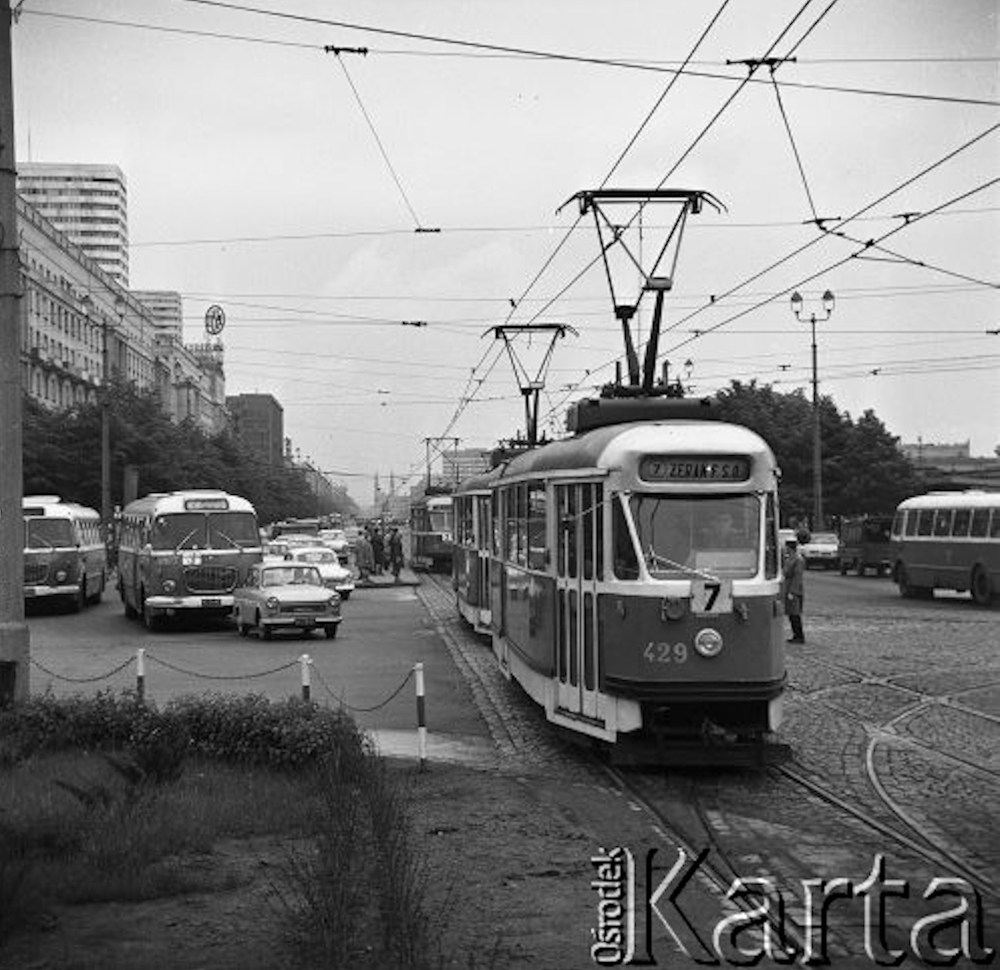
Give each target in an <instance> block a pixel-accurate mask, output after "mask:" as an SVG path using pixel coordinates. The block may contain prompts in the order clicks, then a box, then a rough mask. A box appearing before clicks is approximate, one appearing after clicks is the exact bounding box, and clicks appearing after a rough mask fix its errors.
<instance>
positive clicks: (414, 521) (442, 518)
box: [410, 486, 454, 573]
mask: <svg viewBox="0 0 1000 970" xmlns="http://www.w3.org/2000/svg"><path fill="white" fill-rule="evenodd" d="M452 503H453V500H452V496H451V492H450V490H447V491H446V490H442V489H440V488H439V487H436V486H432V487H431V488H430V489H428V491H427V492H425V493H424V495H423V496H422V497H421V498H419V499H415V500H414V501H413V502H412V504H411V505H410V563H411V565H412V566H413V567H415V568H419V569H428V570H430V571H431V572H438V573H448V572H450V571H451V556H452V541H453V532H454V511H453V508H452Z"/></svg>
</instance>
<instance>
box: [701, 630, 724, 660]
mask: <svg viewBox="0 0 1000 970" xmlns="http://www.w3.org/2000/svg"><path fill="white" fill-rule="evenodd" d="M694 648H695V650H697V651H698V653H700V654H701V655H702V656H703V657H717V656H718V655H719V654H720V653H722V634H721V633H719V631H718V630H713V629H712V628H711V627H706V628H705V629H704V630H699V631H698V635H697V636H696V637H695V638H694Z"/></svg>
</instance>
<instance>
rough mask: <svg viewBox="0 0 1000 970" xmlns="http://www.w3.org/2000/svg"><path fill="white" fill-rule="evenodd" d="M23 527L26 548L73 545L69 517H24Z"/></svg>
mask: <svg viewBox="0 0 1000 970" xmlns="http://www.w3.org/2000/svg"><path fill="white" fill-rule="evenodd" d="M24 527H25V538H24V547H25V548H26V549H55V548H57V547H59V546H62V547H65V546H72V545H75V543H74V542H73V529H72V527H71V525H70V521H69V519H25V520H24Z"/></svg>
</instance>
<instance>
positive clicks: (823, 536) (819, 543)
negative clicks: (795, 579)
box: [799, 532, 840, 569]
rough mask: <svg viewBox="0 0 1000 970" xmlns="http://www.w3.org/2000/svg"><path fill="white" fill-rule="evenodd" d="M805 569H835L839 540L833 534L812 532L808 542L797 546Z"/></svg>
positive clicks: (838, 561)
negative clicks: (804, 563)
mask: <svg viewBox="0 0 1000 970" xmlns="http://www.w3.org/2000/svg"><path fill="white" fill-rule="evenodd" d="M799 550H800V552H801V553H802V558H803V559H805V561H806V569H811V568H812V567H813V566H818V567H820V568H821V569H836V568H837V566H838V564H839V563H840V540H839V539H838V538H837V535H836V534H835V533H833V532H814V533H813V534H812V535H811V536H810V537H809V541H808V542H804V543H802V545H800V546H799Z"/></svg>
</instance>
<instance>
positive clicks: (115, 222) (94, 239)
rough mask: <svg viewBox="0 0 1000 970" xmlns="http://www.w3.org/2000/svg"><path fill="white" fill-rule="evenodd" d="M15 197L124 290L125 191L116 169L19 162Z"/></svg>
mask: <svg viewBox="0 0 1000 970" xmlns="http://www.w3.org/2000/svg"><path fill="white" fill-rule="evenodd" d="M17 190H18V193H19V194H20V195H21V197H22V198H23V199H24V200H25V201H26V202H28V203H29V204H30V205H31V206H33V207H34V209H35V210H36V211H37V212H39V213H40V214H41V215H42V216H43V217H44V218H45V219H47V220H48V221H49V222H50V223H52V225H53V226H55V227H56V228H57V229H58V230H59V231H60V232H61V233H62V234H63V235H64V236H66V237H67V238H69V239H70V241H71V242H72V243H73V244H74V245H76V246H78V247H79V248H80V249H82V250H83V252H84V253H86V255H87V256H89V257H90V258H91V259H92V260H93V261H94V262H95V263H97V265H98V266H100V267H101V269H102V270H104V272H105V273H107V274H108V276H110V277H111V278H112V279H113V280H114V281H115V282H116V283H117V284H118V285H119V286H121V287H124V288H125V289H128V191H127V188H126V185H125V176H124V175H123V174H122V170H121V169H120V168H119V167H118V166H117V165H72V164H67V165H61V164H50V163H36V162H19V163H18V166H17Z"/></svg>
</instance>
